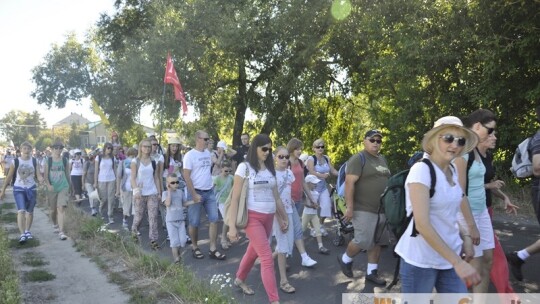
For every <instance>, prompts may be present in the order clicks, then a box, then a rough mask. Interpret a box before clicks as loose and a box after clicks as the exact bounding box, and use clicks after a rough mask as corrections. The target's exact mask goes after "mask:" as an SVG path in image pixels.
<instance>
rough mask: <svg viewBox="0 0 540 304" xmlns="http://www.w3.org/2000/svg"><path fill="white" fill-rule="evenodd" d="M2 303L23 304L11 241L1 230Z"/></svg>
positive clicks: (0, 277) (0, 292)
mask: <svg viewBox="0 0 540 304" xmlns="http://www.w3.org/2000/svg"><path fill="white" fill-rule="evenodd" d="M0 302H1V303H10V304H11V303H13V304H15V303H21V302H22V297H21V292H20V289H19V277H18V275H17V272H16V271H15V268H14V265H13V260H12V257H11V253H10V250H9V241H8V237H7V233H6V231H5V230H4V229H0Z"/></svg>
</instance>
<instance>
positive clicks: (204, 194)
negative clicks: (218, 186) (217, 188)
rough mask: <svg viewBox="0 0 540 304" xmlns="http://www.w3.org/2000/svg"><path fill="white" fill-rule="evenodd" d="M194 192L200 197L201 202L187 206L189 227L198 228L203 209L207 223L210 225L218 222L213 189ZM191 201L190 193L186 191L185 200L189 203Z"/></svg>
mask: <svg viewBox="0 0 540 304" xmlns="http://www.w3.org/2000/svg"><path fill="white" fill-rule="evenodd" d="M195 192H197V194H199V195H200V196H201V201H200V202H199V203H198V204H193V205H190V206H188V219H189V225H190V226H191V227H199V224H200V223H201V210H202V208H203V207H204V210H206V216H208V221H209V222H210V223H216V222H217V221H218V207H217V202H216V195H215V194H214V188H212V189H210V190H195ZM192 199H193V198H192V197H191V193H190V192H189V191H187V200H188V201H190V200H192Z"/></svg>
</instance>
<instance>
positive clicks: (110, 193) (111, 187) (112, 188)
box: [106, 181, 116, 224]
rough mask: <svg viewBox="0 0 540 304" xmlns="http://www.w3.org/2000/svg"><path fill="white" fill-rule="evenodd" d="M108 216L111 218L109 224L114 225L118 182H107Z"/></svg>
mask: <svg viewBox="0 0 540 304" xmlns="http://www.w3.org/2000/svg"><path fill="white" fill-rule="evenodd" d="M106 189H107V190H106V191H107V194H106V195H107V201H108V203H109V204H108V205H107V216H108V217H109V224H113V223H114V205H115V202H116V196H115V195H116V181H110V182H107V188H106Z"/></svg>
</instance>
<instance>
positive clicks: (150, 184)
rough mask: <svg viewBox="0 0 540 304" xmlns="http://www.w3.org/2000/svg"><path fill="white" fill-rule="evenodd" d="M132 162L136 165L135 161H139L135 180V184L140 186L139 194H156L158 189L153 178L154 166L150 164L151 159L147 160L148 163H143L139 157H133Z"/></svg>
mask: <svg viewBox="0 0 540 304" xmlns="http://www.w3.org/2000/svg"><path fill="white" fill-rule="evenodd" d="M132 162H135V166H137V162H138V163H139V170H138V172H137V179H136V181H137V186H138V187H139V188H141V195H142V196H149V195H155V194H157V192H158V190H157V187H156V182H155V180H154V167H153V166H152V161H149V162H148V164H147V165H145V164H143V162H141V160H140V159H138V158H134V159H133V160H132ZM156 165H157V164H156ZM156 170H157V168H156Z"/></svg>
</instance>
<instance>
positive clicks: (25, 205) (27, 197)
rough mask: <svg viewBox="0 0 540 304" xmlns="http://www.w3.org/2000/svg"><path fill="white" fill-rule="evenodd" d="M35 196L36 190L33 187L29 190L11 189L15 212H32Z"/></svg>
mask: <svg viewBox="0 0 540 304" xmlns="http://www.w3.org/2000/svg"><path fill="white" fill-rule="evenodd" d="M36 196H37V188H36V187H35V186H34V187H32V188H29V189H26V188H22V187H13V197H14V198H15V204H16V205H17V211H19V212H22V211H26V212H28V213H32V212H34V207H35V206H36Z"/></svg>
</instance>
